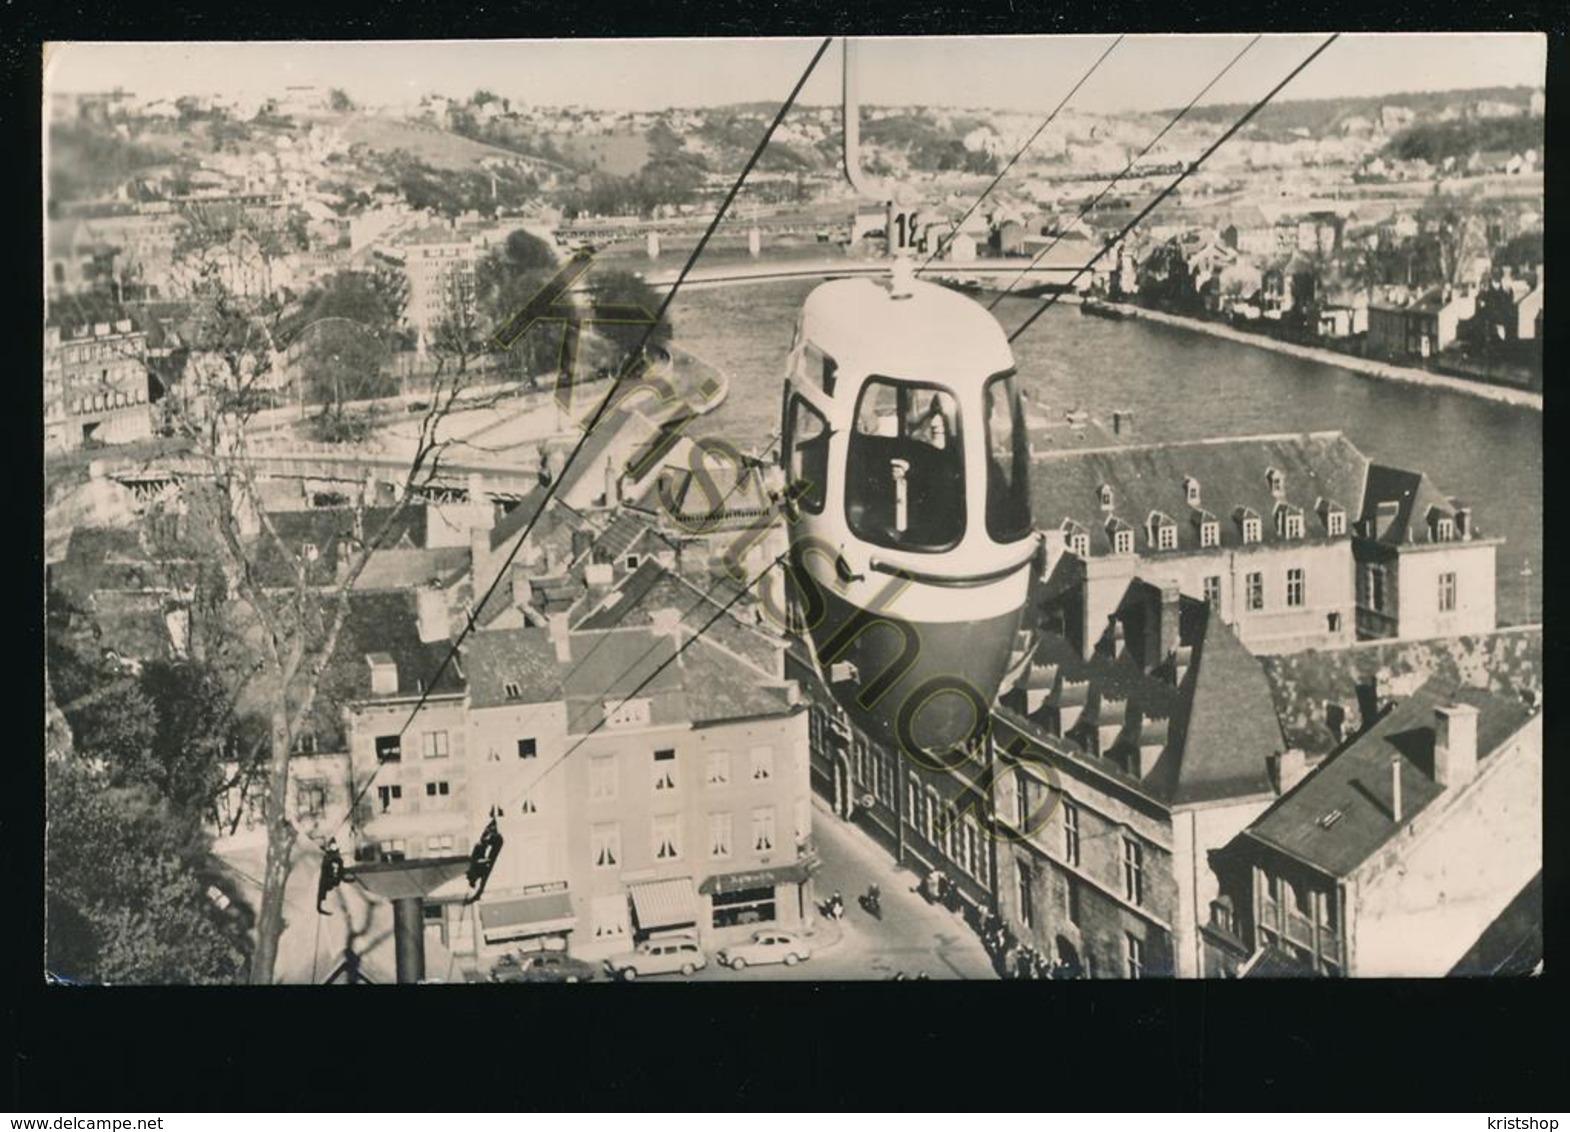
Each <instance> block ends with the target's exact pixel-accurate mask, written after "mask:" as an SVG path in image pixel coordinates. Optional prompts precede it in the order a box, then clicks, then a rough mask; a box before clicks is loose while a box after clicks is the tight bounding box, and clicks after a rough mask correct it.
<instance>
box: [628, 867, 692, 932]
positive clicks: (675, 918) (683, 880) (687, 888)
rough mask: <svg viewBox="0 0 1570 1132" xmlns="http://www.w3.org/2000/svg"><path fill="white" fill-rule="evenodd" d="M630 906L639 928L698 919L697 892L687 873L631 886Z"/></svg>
mask: <svg viewBox="0 0 1570 1132" xmlns="http://www.w3.org/2000/svg"><path fill="white" fill-rule="evenodd" d="M632 910H633V912H634V913H635V914H636V915H637V917H638V927H639V929H641V930H642V931H646V932H649V931H654V930H656V929H658V928H674V927H680V926H681V925H683V924H695V923H697V922H698V894H697V892H695V891H694V890H693V887H692V878H691V877H677V878H675V879H674V880H657V881H651V882H650V883H648V884H635V885H633V886H632Z"/></svg>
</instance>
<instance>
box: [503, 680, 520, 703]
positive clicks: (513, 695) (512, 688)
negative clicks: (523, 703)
mask: <svg viewBox="0 0 1570 1132" xmlns="http://www.w3.org/2000/svg"><path fill="white" fill-rule="evenodd" d="M502 691H503V692H505V693H506V695H507V698H508V699H509V700H521V699H523V689H522V688H520V687H518V682H517V681H516V680H509V681H507V682H506V683H505V684H503V685H502Z"/></svg>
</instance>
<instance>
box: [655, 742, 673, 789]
mask: <svg viewBox="0 0 1570 1132" xmlns="http://www.w3.org/2000/svg"><path fill="white" fill-rule="evenodd" d="M654 789H656V790H674V789H676V752H675V751H655V752H654Z"/></svg>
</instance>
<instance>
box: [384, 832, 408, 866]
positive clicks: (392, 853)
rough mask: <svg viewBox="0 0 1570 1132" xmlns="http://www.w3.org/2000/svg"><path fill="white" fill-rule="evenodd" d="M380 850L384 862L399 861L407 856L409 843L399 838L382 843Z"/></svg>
mask: <svg viewBox="0 0 1570 1132" xmlns="http://www.w3.org/2000/svg"><path fill="white" fill-rule="evenodd" d="M380 849H381V851H382V860H384V861H401V860H403V859H404V858H405V857H407V856H408V855H409V843H408V842H407V841H405V840H404V839H403V838H401V837H398V838H394V839H393V840H391V841H383V842H382V843H381V845H380Z"/></svg>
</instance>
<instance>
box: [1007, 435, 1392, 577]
mask: <svg viewBox="0 0 1570 1132" xmlns="http://www.w3.org/2000/svg"><path fill="white" fill-rule="evenodd" d="M1270 467H1274V468H1277V469H1279V470H1280V471H1281V472H1282V473H1283V475H1284V476H1285V479H1286V492H1285V496H1284V498H1285V500H1286V501H1287V502H1290V503H1292V504H1293V505H1295V506H1300V507H1302V508H1303V509H1304V511H1305V512H1307V511H1310V510H1312V508H1313V506H1314V503H1315V502H1316V501H1317V500H1318V499H1319V498H1320V497H1321V496H1330V497H1332V498H1335V499H1343V500H1347V501H1348V502H1349V504H1356V505H1359V506H1360V505H1361V502H1362V499H1363V481H1364V476H1365V472H1366V469H1367V467H1368V460H1367V458H1366V457H1364V456H1363V454H1362V453H1361V452H1359V451H1358V450H1357V449H1356V448H1355V447H1353V446H1352V444H1351V442H1350V441H1348V440H1347V438H1346V437H1345V436H1344V435H1342V434H1341V433H1339V432H1316V433H1302V434H1296V435H1279V436H1256V437H1240V438H1236V439H1220V440H1204V441H1193V442H1187V443H1179V444H1155V445H1141V446H1125V447H1117V448H1098V449H1088V450H1077V451H1076V450H1065V451H1058V452H1047V453H1041V454H1038V455H1037V457H1036V462H1035V473H1036V474H1034V475H1033V476H1032V477H1031V507H1032V510H1033V511H1034V513H1035V518H1036V525H1037V526H1038V527H1040V528H1042V529H1045V530H1054V529H1060V528H1061V527H1062V525H1063V521H1064V519H1066V518H1067V519H1073V520H1075V521H1076V522H1078V523H1080V524H1081V525H1082V526H1083V527H1084V528H1085V529H1086V530H1087V531H1088V532H1089V534H1090V552H1091V553H1092V554H1107V553H1110V552H1111V550H1112V543H1111V539H1110V537H1109V536H1108V534H1107V531H1106V527H1105V525H1104V524H1103V522H1102V521H1101V514H1102V512H1101V510H1100V500H1099V497H1098V494H1097V492H1098V489H1099V488H1100V487H1101V486H1102V485H1103V484H1106V485H1108V486H1110V487H1111V488H1112V490H1113V493H1114V499H1115V500H1116V503H1117V509H1118V510H1119V511H1120V512H1123V513H1125V514H1133V515H1148V514H1150V513H1151V512H1152V511H1160V512H1162V513H1164V514H1167V515H1186V514H1188V513H1189V512H1190V510H1192V508H1191V505H1190V504H1189V502H1188V495H1187V492H1186V490H1185V488H1184V481H1185V479H1187V478H1188V477H1192V478H1194V479H1195V480H1197V481H1198V482H1199V488H1200V499H1201V506H1203V507H1204V508H1205V509H1206V510H1208V511H1211V512H1213V513H1215V514H1217V515H1229V516H1231V515H1235V514H1236V513H1237V509H1238V508H1250V509H1252V510H1253V511H1254V513H1255V514H1265V513H1269V512H1271V511H1273V510H1274V508H1275V506H1276V504H1277V502H1278V500H1277V499H1276V498H1275V496H1274V495H1272V494H1271V491H1270V488H1269V485H1268V484H1267V483H1266V481H1265V469H1266V468H1270ZM1220 533H1221V541H1220V545H1221V546H1222V547H1232V546H1239V545H1241V544H1242V532H1241V531H1240V530H1239V529H1238V527H1237V525H1236V524H1235V523H1225V522H1224V523H1222V524H1221V532H1220ZM1261 533H1262V536H1263V537H1262V541H1263V542H1265V543H1272V542H1281V541H1286V540H1284V539H1283V538H1282V536H1280V535H1277V534H1276V533H1275V531H1274V530H1272V529H1270V528H1269V527H1268V526H1267V528H1266V529H1265V530H1264V531H1263V532H1261ZM1304 533H1305V535H1306V536H1307V537H1309V538H1315V537H1327V532H1326V530H1325V529H1324V527H1323V525H1322V524H1321V523H1319V522H1315V521H1313V520H1310V521H1309V522H1308V523H1307V525H1306V529H1305V532H1304ZM1291 541H1293V542H1296V541H1298V540H1291ZM1139 549H1140V551H1141V552H1144V551H1146V550H1149V549H1150V548H1149V547H1147V546H1141V547H1140V548H1139ZM1195 549H1199V530H1198V528H1197V527H1196V526H1194V525H1193V524H1187V523H1183V524H1179V526H1178V549H1177V552H1178V553H1181V552H1183V551H1186V550H1195ZM1169 553H1170V552H1169Z"/></svg>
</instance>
